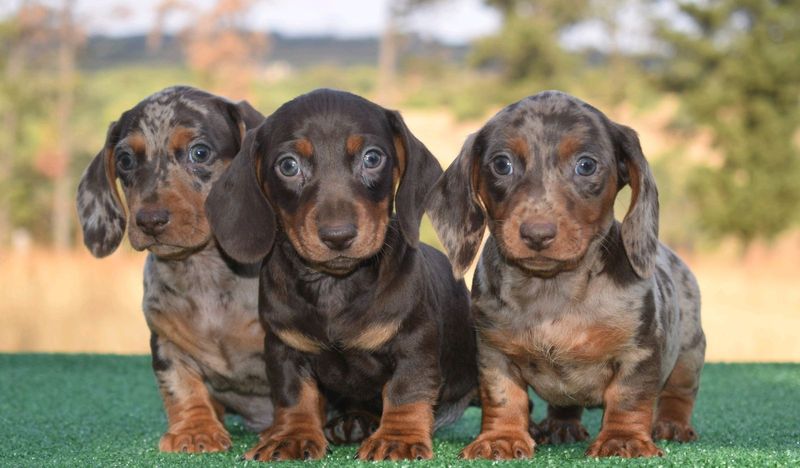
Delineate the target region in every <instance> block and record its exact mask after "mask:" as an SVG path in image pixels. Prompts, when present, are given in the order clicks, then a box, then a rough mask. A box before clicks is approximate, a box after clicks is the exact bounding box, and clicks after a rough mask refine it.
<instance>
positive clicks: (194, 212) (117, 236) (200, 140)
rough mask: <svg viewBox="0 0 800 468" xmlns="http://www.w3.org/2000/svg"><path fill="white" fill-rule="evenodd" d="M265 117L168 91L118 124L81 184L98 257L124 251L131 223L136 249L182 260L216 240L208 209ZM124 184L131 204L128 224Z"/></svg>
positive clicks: (190, 92) (241, 106) (194, 92)
mask: <svg viewBox="0 0 800 468" xmlns="http://www.w3.org/2000/svg"><path fill="white" fill-rule="evenodd" d="M261 120H263V116H262V115H261V114H259V113H258V111H256V110H255V109H253V108H252V107H251V106H250V105H249V104H248V103H246V102H240V103H238V104H237V103H232V102H230V101H228V100H226V99H223V98H220V97H217V96H214V95H211V94H208V93H206V92H204V91H200V90H198V89H194V88H190V87H185V86H180V87H172V88H167V89H164V90H162V91H160V92H158V93H156V94H153V95H152V96H150V97H148V98H146V99H145V100H144V101H142V102H140V103H139V104H137V105H136V107H134V108H132V109H130V110H128V111H126V112H124V113H123V114H122V116H121V117H120V118H119V120H118V121H116V122H114V123H112V124H111V126H110V127H109V130H108V133H107V135H106V142H105V145H104V146H103V149H101V150H100V152H99V153H98V154H97V156H96V157H95V158H94V160H93V161H92V162H91V163H90V164H89V167H88V168H87V169H86V171H85V172H84V174H83V177H82V178H81V181H80V183H79V185H78V216H79V219H80V222H81V226H82V228H83V235H84V243H85V244H86V247H87V248H88V249H89V250H90V251H91V252H92V253H93V254H94V255H95V256H97V257H104V256H106V255H108V254H110V253H111V252H113V251H114V250H115V249H116V248H117V246H119V243H120V241H121V240H122V236H123V234H124V232H125V226H126V224H127V225H128V237H129V239H130V241H131V244H132V245H133V247H134V248H135V249H136V250H144V249H148V250H150V251H151V252H153V253H154V254H156V255H158V256H162V257H169V258H181V257H183V256H185V255H187V254H188V253H191V252H193V251H195V250H197V249H199V248H202V246H204V245H205V244H206V243H207V242H208V241H209V240H210V238H211V230H210V227H209V224H208V221H207V220H206V217H205V212H204V209H203V204H204V202H205V199H206V196H207V195H208V192H209V190H210V189H211V185H212V184H213V182H214V181H215V180H216V179H217V178H218V177H219V176H220V175H221V174H222V172H223V171H224V170H225V168H226V167H227V166H228V164H230V161H231V160H232V159H233V157H234V155H236V153H237V152H238V151H239V147H240V144H241V140H242V138H243V136H244V132H245V130H246V128H249V127H253V126H255V125H258V124H259V123H260V122H261ZM117 179H119V181H120V185H121V186H122V190H123V192H124V194H125V201H126V202H127V205H128V206H127V211H128V213H129V219H128V222H127V223H126V219H125V208H124V207H123V201H122V197H120V194H119V193H118V192H117V184H116V180H117Z"/></svg>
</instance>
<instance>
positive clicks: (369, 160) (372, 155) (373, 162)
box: [362, 149, 383, 169]
mask: <svg viewBox="0 0 800 468" xmlns="http://www.w3.org/2000/svg"><path fill="white" fill-rule="evenodd" d="M382 162H383V155H382V154H381V153H379V152H378V151H377V150H374V149H373V150H369V151H367V152H366V153H364V157H363V158H362V164H363V165H364V167H365V168H366V169H376V168H378V167H379V166H380V165H381V163H382Z"/></svg>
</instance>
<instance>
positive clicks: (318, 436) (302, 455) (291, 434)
mask: <svg viewBox="0 0 800 468" xmlns="http://www.w3.org/2000/svg"><path fill="white" fill-rule="evenodd" d="M327 447H328V443H327V442H326V441H325V436H324V435H323V434H322V432H319V433H317V432H310V431H285V432H282V433H275V432H272V433H271V435H268V436H266V437H262V438H261V440H259V441H258V443H257V444H256V446H255V447H253V448H252V449H250V450H249V451H248V452H247V453H245V454H244V459H245V460H256V461H277V460H319V459H321V458H322V457H323V456H324V455H325V450H326V449H327Z"/></svg>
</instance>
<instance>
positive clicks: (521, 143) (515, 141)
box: [508, 137, 531, 161]
mask: <svg viewBox="0 0 800 468" xmlns="http://www.w3.org/2000/svg"><path fill="white" fill-rule="evenodd" d="M508 149H510V150H511V151H513V152H514V154H516V155H517V156H519V157H520V158H522V159H524V160H526V161H527V160H528V158H529V157H530V151H531V150H530V147H529V146H528V142H527V141H526V140H525V139H524V138H522V137H514V138H511V139H510V140H508Z"/></svg>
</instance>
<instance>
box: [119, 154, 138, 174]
mask: <svg viewBox="0 0 800 468" xmlns="http://www.w3.org/2000/svg"><path fill="white" fill-rule="evenodd" d="M135 167H136V158H134V157H133V155H132V154H131V153H128V152H127V151H123V152H122V153H119V154H117V169H119V170H120V171H122V172H125V171H130V170H133V169H134V168H135Z"/></svg>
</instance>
